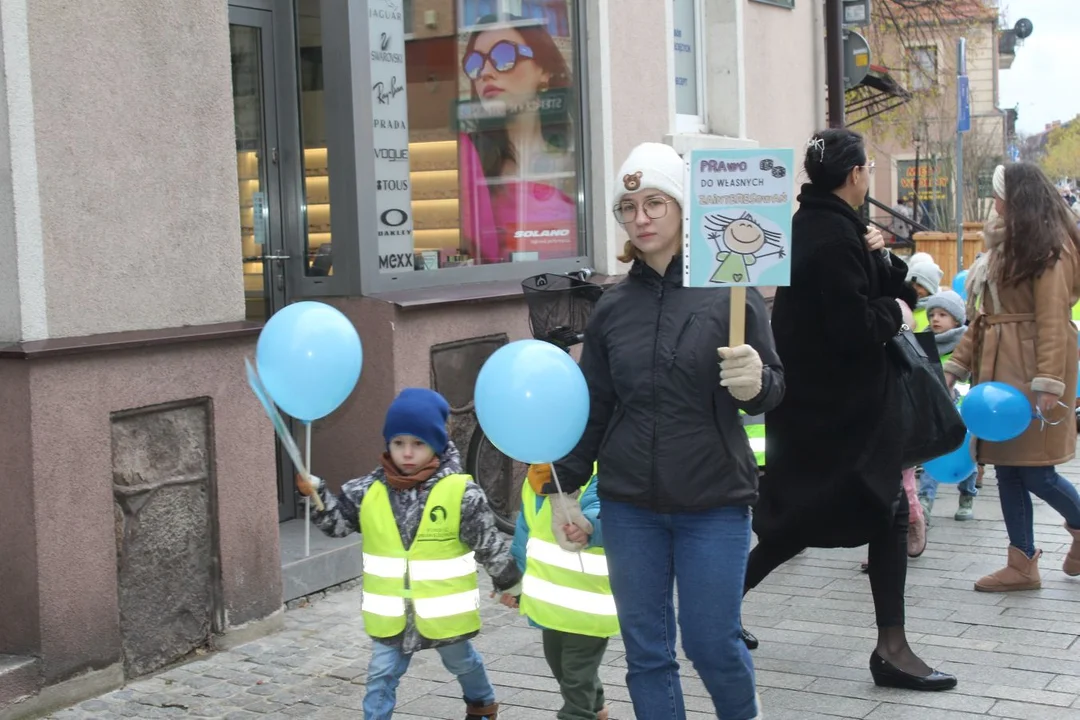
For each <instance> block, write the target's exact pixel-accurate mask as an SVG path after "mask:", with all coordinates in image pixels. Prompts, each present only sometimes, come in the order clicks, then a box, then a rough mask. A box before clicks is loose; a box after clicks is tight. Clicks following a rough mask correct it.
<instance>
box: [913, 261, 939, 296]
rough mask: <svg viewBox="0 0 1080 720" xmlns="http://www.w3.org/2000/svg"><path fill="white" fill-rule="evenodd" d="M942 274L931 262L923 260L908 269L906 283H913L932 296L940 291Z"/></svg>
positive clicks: (934, 263)
mask: <svg viewBox="0 0 1080 720" xmlns="http://www.w3.org/2000/svg"><path fill="white" fill-rule="evenodd" d="M943 274H944V273H943V272H942V271H941V268H940V267H938V265H937V263H936V262H934V261H933V260H923V261H922V262H918V263H915V264H914V265H911V266H909V267H908V274H907V282H912V281H914V282H915V284H916V285H920V286H922V287H923V288H925V289H926V292H928V293H930V294H931V295H933V294H934V293H936V292H937V291H938V290H940V289H941V276H942V275H943Z"/></svg>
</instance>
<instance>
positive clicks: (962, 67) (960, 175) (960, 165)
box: [955, 38, 967, 272]
mask: <svg viewBox="0 0 1080 720" xmlns="http://www.w3.org/2000/svg"><path fill="white" fill-rule="evenodd" d="M966 74H967V53H966V47H965V44H964V38H960V39H959V40H957V41H956V84H957V87H958V89H957V94H956V98H957V107H956V113H957V118H958V119H959V114H960V112H961V108H960V103H959V100H960V91H959V85H960V76H961V75H966ZM955 164H956V272H960V271H961V270H963V269H964V133H962V132H960V126H959V123H957V128H956V163H955Z"/></svg>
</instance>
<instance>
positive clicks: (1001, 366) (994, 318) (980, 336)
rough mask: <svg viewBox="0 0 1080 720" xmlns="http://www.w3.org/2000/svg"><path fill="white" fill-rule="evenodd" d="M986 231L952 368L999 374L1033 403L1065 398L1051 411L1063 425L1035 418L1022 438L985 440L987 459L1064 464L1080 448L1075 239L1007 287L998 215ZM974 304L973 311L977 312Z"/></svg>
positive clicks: (975, 374)
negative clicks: (1001, 273)
mask: <svg viewBox="0 0 1080 720" xmlns="http://www.w3.org/2000/svg"><path fill="white" fill-rule="evenodd" d="M984 234H985V237H986V240H987V246H988V248H989V249H990V253H989V256H988V257H987V258H986V259H985V261H984V263H983V266H982V267H979V266H976V267H973V268H972V270H971V272H972V274H973V276H976V277H975V282H974V283H973V284H972V285H973V287H970V288H969V298H970V302H969V319H970V320H971V325H970V327H969V328H968V331H967V332H966V333H964V338H963V339H962V340H961V341H960V345H959V346H957V348H956V351H955V352H954V353H953V355H952V358H951V359H950V360H949V362H947V363H946V364H945V372H947V373H951V374H952V375H954V376H956V377H957V378H958V379H961V380H963V379H967V378H968V377H971V379H972V383H973V384H975V383H980V382H987V381H990V380H997V381H999V382H1003V383H1006V384H1007V385H1011V386H1013V387H1015V388H1017V389H1019V390H1021V391H1023V392H1024V394H1025V395H1027V397H1028V399H1029V400H1031V401H1032V407H1034V400H1035V393H1036V392H1048V393H1051V394H1054V395H1057V396H1059V397H1060V399H1061V401H1062V402H1063V403H1065V405H1067V406H1068V407H1067V408H1063V407H1058V408H1056V409H1055V410H1054V411H1053V412H1052V413H1049V415H1048V417H1049V419H1050V420H1053V421H1057V420H1062V422H1060V423H1059V424H1057V425H1053V426H1051V425H1047V426H1046V427H1045V428H1043V427H1041V423H1040V422H1039V421H1038V420H1033V421H1032V423H1031V425H1029V426H1028V429H1027V430H1026V431H1025V432H1024V433H1023V434H1022V435H1020V436H1019V437H1017V438H1015V439H1013V440H1009V441H1007V442H988V441H979V442H978V443H977V452H976V455H977V457H978V460H979V462H980V463H983V464H989V465H1011V466H1028V467H1039V466H1047V465H1060V464H1062V463H1065V462H1068V461H1069V460H1071V459H1072V458H1073V456H1074V455H1075V454H1076V422H1075V420H1074V419H1073V410H1072V408H1073V403H1074V401H1075V399H1076V382H1077V362H1078V352H1077V330H1076V326H1075V325H1074V324H1073V322H1072V319H1071V309H1072V306H1073V305H1075V304H1076V302H1077V299H1078V298H1080V258H1078V257H1077V253H1076V250H1075V249H1074V247H1073V245H1072V243H1071V242H1067V243H1066V244H1065V248H1064V250H1063V251H1062V254H1061V258H1060V260H1058V262H1057V263H1056V264H1055V265H1054V266H1053V267H1051V268H1050V269H1048V270H1046V271H1045V272H1044V273H1043V274H1042V275H1041V276H1039V277H1038V278H1035V279H1034V280H1028V281H1026V282H1024V283H1021V284H1020V285H1017V286H1002V285H1001V284H1000V283H999V282H997V281H996V280H995V277H996V270H997V263H998V262H1000V253H995V252H994V249H995V247H997V246H1000V244H1001V243H1002V242H1003V241H1004V228H1003V225H1002V223H1001V221H1000V220H999V219H996V218H995V219H994V220H992V221H991V223H988V224H987V227H986V229H985V230H984ZM972 310H974V312H972Z"/></svg>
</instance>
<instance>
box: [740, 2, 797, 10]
mask: <svg viewBox="0 0 1080 720" xmlns="http://www.w3.org/2000/svg"><path fill="white" fill-rule="evenodd" d="M750 2H756V3H761V4H762V5H774V6H776V7H782V8H785V9H787V10H794V9H795V0H750Z"/></svg>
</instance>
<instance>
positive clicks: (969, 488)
mask: <svg viewBox="0 0 1080 720" xmlns="http://www.w3.org/2000/svg"><path fill="white" fill-rule="evenodd" d="M926 315H927V319H928V320H929V321H930V329H931V330H933V331H934V341H935V342H936V343H937V349H938V357H940V358H941V362H942V363H943V364H944V363H946V362H948V361H949V358H951V357H952V354H953V351H954V350H956V346H957V345H959V344H960V340H961V338H963V337H964V332H965V331H966V330H967V327H966V326H965V325H964V323H965V322H966V321H967V311H966V310H965V308H964V300H963V298H961V297H960V295H958V294H957V293H956V292H954V291H952V290H942V291H941V292H939V293H937V294H935V295H931V296H930V297H929V298H928V299H927V301H926ZM964 386H965V387H966V384H964ZM959 399H960V400H961V401H962V400H963V398H962V397H961V398H959ZM977 478H978V472H973V473H971V475H970V476H968V477H967V478H965V479H964V480H963V481H962V482H960V484H959V485H957V489H958V490H959V491H960V502H959V507H957V509H956V513H955V514H954V515H953V519H954V520H959V521H964V520H973V519H974V518H975V496H976V495H978V494H979V490H978V488H977V487H976V484H975V483H976V479H977ZM937 487H938V481H937V480H936V479H934V478H933V477H931V476H930V473H927V472H924V473H923V474H922V479H921V481H920V483H919V502H920V503H922V506H923V509H924V511H925V514H926V516H927V517H929V516H930V511H931V510H932V509H933V507H934V500H935V499H936V497H937Z"/></svg>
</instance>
